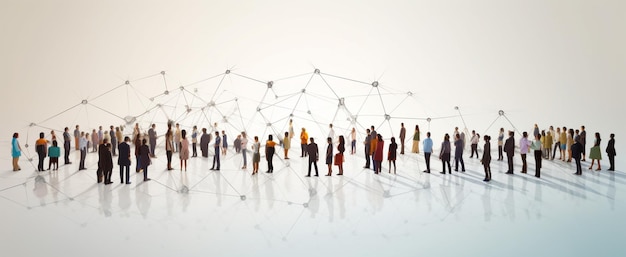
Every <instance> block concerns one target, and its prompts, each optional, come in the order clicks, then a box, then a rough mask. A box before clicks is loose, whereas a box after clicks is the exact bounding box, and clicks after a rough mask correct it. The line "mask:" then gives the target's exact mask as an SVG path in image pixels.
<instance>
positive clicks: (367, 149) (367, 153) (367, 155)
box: [365, 145, 370, 169]
mask: <svg viewBox="0 0 626 257" xmlns="http://www.w3.org/2000/svg"><path fill="white" fill-rule="evenodd" d="M365 168H368V169H369V168H370V147H369V146H368V145H366V146H365Z"/></svg>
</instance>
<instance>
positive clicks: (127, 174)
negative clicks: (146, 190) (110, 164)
mask: <svg viewBox="0 0 626 257" xmlns="http://www.w3.org/2000/svg"><path fill="white" fill-rule="evenodd" d="M124 170H126V184H128V183H130V174H129V173H130V171H129V170H130V165H120V183H124Z"/></svg>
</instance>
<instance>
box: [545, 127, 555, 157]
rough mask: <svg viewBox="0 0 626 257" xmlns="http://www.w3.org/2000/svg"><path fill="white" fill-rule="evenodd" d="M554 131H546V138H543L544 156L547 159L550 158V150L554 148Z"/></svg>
mask: <svg viewBox="0 0 626 257" xmlns="http://www.w3.org/2000/svg"><path fill="white" fill-rule="evenodd" d="M552 141H553V138H552V131H550V130H548V132H546V138H544V139H543V150H544V153H543V157H544V158H545V159H546V160H549V159H550V151H551V150H552Z"/></svg>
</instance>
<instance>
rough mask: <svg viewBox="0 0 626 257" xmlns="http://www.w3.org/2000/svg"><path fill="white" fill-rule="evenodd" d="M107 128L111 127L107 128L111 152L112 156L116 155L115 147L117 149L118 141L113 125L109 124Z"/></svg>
mask: <svg viewBox="0 0 626 257" xmlns="http://www.w3.org/2000/svg"><path fill="white" fill-rule="evenodd" d="M109 128H110V129H111V130H109V137H110V138H111V153H112V154H113V156H117V152H116V149H117V144H118V141H117V137H116V135H115V127H113V125H111V126H110V127H109Z"/></svg>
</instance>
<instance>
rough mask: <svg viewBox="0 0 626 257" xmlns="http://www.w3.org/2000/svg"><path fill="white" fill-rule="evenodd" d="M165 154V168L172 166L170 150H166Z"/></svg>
mask: <svg viewBox="0 0 626 257" xmlns="http://www.w3.org/2000/svg"><path fill="white" fill-rule="evenodd" d="M165 155H166V156H167V168H168V169H169V168H171V167H172V151H166V152H165Z"/></svg>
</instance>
